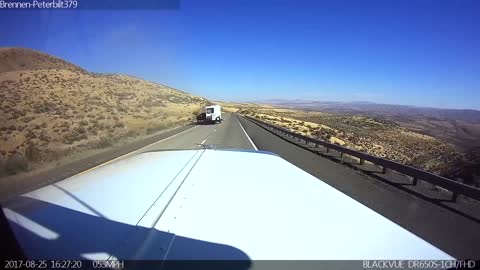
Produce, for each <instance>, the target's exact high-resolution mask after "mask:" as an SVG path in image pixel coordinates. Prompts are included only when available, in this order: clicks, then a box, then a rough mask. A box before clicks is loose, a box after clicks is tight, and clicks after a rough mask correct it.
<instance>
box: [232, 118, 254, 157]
mask: <svg viewBox="0 0 480 270" xmlns="http://www.w3.org/2000/svg"><path fill="white" fill-rule="evenodd" d="M235 118H237V121H238V123H239V124H240V127H241V128H242V130H243V133H245V136H247V139H248V140H249V141H250V143H251V144H252V146H253V148H254V149H255V150H258V148H257V146H256V145H255V144H254V143H253V141H252V139H250V136H248V134H247V132H246V131H245V129H244V128H243V126H242V123H241V122H240V120H238V117H235Z"/></svg>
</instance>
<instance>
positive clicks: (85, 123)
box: [78, 120, 88, 127]
mask: <svg viewBox="0 0 480 270" xmlns="http://www.w3.org/2000/svg"><path fill="white" fill-rule="evenodd" d="M78 124H79V125H80V126H82V127H84V126H87V125H88V121H86V120H82V121H80V122H79V123H78Z"/></svg>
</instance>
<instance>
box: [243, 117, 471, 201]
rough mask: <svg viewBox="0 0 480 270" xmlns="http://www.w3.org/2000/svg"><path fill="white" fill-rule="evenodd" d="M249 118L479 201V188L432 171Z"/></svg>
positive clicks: (453, 197) (361, 163) (454, 197)
mask: <svg viewBox="0 0 480 270" xmlns="http://www.w3.org/2000/svg"><path fill="white" fill-rule="evenodd" d="M245 117H246V118H248V119H249V120H251V121H253V122H256V123H257V124H259V125H263V126H266V127H268V128H270V129H273V130H275V131H277V132H280V133H281V134H285V135H287V136H291V137H292V138H296V139H298V140H303V141H305V143H313V144H315V147H316V148H317V147H318V146H319V145H321V146H323V147H325V148H326V149H327V153H328V152H329V151H330V149H333V150H336V151H338V152H339V153H340V157H343V155H344V154H347V155H350V156H353V157H357V158H359V159H360V165H363V164H365V160H366V161H369V162H371V163H373V164H376V165H378V166H381V167H382V173H386V169H390V170H394V171H397V172H399V173H402V174H404V175H407V176H410V177H412V178H413V184H414V185H416V184H417V181H418V180H422V181H425V182H428V183H430V184H433V185H435V186H439V187H442V188H445V189H447V190H450V191H451V192H452V201H456V199H457V196H458V195H459V194H461V195H464V196H466V197H469V198H472V199H476V200H478V201H480V189H478V188H475V187H472V186H469V185H465V184H463V183H459V182H456V181H453V180H451V179H448V178H445V177H443V176H439V175H436V174H433V173H429V172H427V171H423V170H420V169H417V168H414V167H411V166H407V165H403V164H400V163H398V162H394V161H391V160H387V159H383V158H380V157H375V156H372V155H369V154H367V153H363V152H359V151H356V150H352V149H349V148H346V147H343V146H340V145H337V144H333V143H328V142H325V141H322V140H318V139H314V138H311V137H307V136H304V135H301V134H297V133H295V132H292V131H290V130H288V129H285V128H283V127H279V126H276V125H272V124H270V123H266V122H264V121H261V120H258V119H255V118H252V117H249V116H245Z"/></svg>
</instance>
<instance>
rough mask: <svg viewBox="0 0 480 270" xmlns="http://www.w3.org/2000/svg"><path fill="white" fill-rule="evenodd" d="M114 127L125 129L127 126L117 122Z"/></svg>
mask: <svg viewBox="0 0 480 270" xmlns="http://www.w3.org/2000/svg"><path fill="white" fill-rule="evenodd" d="M114 127H116V128H123V127H125V124H124V123H123V122H120V121H119V122H116V123H115V125H114Z"/></svg>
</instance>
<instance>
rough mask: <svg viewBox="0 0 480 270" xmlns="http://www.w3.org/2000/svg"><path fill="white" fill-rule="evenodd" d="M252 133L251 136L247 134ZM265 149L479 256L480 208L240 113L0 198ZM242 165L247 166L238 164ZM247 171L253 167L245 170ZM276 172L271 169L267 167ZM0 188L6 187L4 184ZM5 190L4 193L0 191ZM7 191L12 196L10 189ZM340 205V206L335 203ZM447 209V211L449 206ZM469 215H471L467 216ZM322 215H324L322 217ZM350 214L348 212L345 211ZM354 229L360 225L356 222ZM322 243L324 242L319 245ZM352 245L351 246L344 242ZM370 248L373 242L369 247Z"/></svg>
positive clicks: (449, 248)
mask: <svg viewBox="0 0 480 270" xmlns="http://www.w3.org/2000/svg"><path fill="white" fill-rule="evenodd" d="M247 134H248V135H247ZM199 144H204V145H212V146H213V147H216V148H220V149H245V150H256V149H257V148H258V150H264V151H270V152H274V153H276V154H278V155H279V156H281V157H283V158H284V159H286V160H288V161H289V162H291V163H293V164H294V165H296V166H298V167H300V168H302V169H303V170H305V171H307V172H308V173H310V174H312V175H314V176H316V177H317V178H318V179H320V180H319V181H324V182H325V183H327V184H329V185H331V186H333V187H334V188H336V189H337V190H339V191H341V192H343V193H345V194H346V195H348V196H350V197H352V198H353V199H355V200H357V201H359V202H360V203H362V204H364V205H366V206H368V207H369V208H371V209H373V210H374V211H376V212H378V213H380V214H381V215H383V216H385V217H387V218H388V219H390V220H392V221H394V222H395V223H397V224H399V225H400V226H402V227H404V228H405V229H407V230H409V231H410V232H412V233H414V234H416V235H417V236H419V237H421V238H423V239H425V240H426V241H428V242H430V243H432V244H433V245H435V246H437V247H439V248H440V249H442V250H444V251H445V252H447V253H449V254H450V255H452V256H454V257H456V258H479V257H480V249H478V243H480V233H479V232H480V206H479V205H478V204H467V203H463V202H457V203H451V204H449V203H448V202H440V203H439V202H436V201H434V200H425V199H423V198H421V197H419V196H416V195H414V194H412V193H410V192H407V191H405V190H402V189H399V188H397V187H394V186H392V185H388V184H386V183H384V182H382V181H379V180H376V179H373V178H372V177H368V176H367V175H365V174H362V173H358V172H357V171H354V170H352V169H349V168H348V167H347V166H345V165H342V164H339V163H337V162H334V161H332V160H330V159H327V158H325V157H322V156H320V155H318V154H315V153H312V152H310V151H308V150H305V149H303V148H301V147H299V146H297V145H295V144H292V143H290V142H288V141H286V140H284V139H282V138H280V137H278V136H276V135H274V134H272V133H271V132H269V131H267V130H265V129H263V128H262V127H260V126H259V125H257V124H255V123H253V122H251V121H250V120H247V119H246V118H243V117H242V116H240V115H237V114H231V113H225V114H224V121H223V122H222V123H221V124H211V125H195V124H191V125H188V126H185V127H180V128H176V129H172V130H168V131H165V132H162V133H160V134H157V135H155V136H153V137H150V138H148V139H145V140H143V141H141V142H136V143H134V144H130V145H127V146H125V147H123V148H121V149H114V150H111V151H107V152H105V153H102V154H99V155H97V156H94V157H90V158H88V159H85V160H79V161H77V162H73V163H72V164H69V165H65V166H61V167H58V168H54V169H52V170H49V171H46V172H43V173H41V174H38V175H35V176H31V177H26V178H25V179H23V181H19V182H18V183H15V185H14V186H12V185H10V186H8V189H6V188H7V186H6V185H5V184H4V186H3V187H2V186H0V198H1V200H5V199H8V197H11V196H13V195H16V194H23V193H25V192H28V191H31V190H34V189H37V188H39V187H41V186H45V185H48V184H51V183H54V182H58V181H61V180H63V179H65V178H68V177H70V176H72V175H75V174H79V173H83V172H85V171H88V170H92V169H95V168H97V167H99V166H103V165H105V164H107V163H110V162H113V161H115V160H118V159H122V158H126V157H128V156H131V155H135V154H138V153H141V152H145V151H161V150H168V149H197V148H199V147H201V146H199ZM238 166H242V165H241V164H238ZM244 169H246V170H248V168H244ZM266 169H272V168H266ZM0 185H1V183H0ZM2 190H3V194H1V191H2ZM6 190H8V194H6V193H5V191H6ZM331 206H332V207H335V202H332V204H331ZM445 206H447V207H445ZM465 213H466V214H465ZM319 214H321V213H319ZM345 214H348V213H345ZM351 225H352V226H355V224H351ZM319 244H321V243H319ZM345 244H348V243H345ZM365 245H366V246H367V245H368V243H365Z"/></svg>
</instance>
